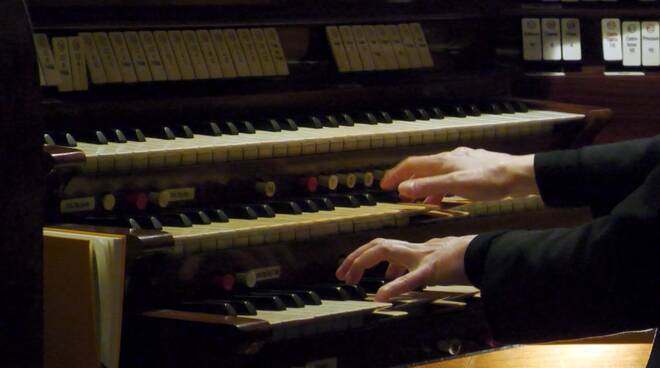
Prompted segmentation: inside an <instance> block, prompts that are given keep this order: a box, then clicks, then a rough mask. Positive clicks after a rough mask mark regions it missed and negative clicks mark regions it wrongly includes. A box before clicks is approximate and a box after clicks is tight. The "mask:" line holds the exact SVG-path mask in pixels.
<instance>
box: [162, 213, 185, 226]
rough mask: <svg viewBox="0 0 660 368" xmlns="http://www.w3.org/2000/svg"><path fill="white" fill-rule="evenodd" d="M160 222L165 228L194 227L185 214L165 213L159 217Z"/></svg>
mask: <svg viewBox="0 0 660 368" xmlns="http://www.w3.org/2000/svg"><path fill="white" fill-rule="evenodd" d="M158 220H160V223H161V224H163V225H164V226H174V227H192V225H193V223H192V221H191V220H190V218H189V217H188V216H186V215H184V214H183V213H163V214H159V215H158Z"/></svg>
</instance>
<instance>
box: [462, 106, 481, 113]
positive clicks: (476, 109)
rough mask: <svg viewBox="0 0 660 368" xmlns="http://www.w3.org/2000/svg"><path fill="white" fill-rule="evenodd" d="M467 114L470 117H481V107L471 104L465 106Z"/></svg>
mask: <svg viewBox="0 0 660 368" xmlns="http://www.w3.org/2000/svg"><path fill="white" fill-rule="evenodd" d="M465 113H466V114H468V115H470V116H480V115H481V111H480V110H479V107H477V105H475V104H470V105H467V106H465Z"/></svg>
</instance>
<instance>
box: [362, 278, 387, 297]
mask: <svg viewBox="0 0 660 368" xmlns="http://www.w3.org/2000/svg"><path fill="white" fill-rule="evenodd" d="M386 283H387V281H386V280H385V279H382V278H376V277H373V278H372V277H363V278H362V280H360V283H359V285H360V286H361V287H362V288H363V289H364V290H365V291H366V292H368V293H375V292H377V291H378V289H380V288H381V287H382V286H383V285H385V284H386Z"/></svg>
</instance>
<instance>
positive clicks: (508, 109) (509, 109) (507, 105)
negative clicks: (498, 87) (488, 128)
mask: <svg viewBox="0 0 660 368" xmlns="http://www.w3.org/2000/svg"><path fill="white" fill-rule="evenodd" d="M500 106H501V107H502V112H504V113H505V114H515V113H516V108H515V107H514V106H513V104H512V103H511V102H509V101H500Z"/></svg>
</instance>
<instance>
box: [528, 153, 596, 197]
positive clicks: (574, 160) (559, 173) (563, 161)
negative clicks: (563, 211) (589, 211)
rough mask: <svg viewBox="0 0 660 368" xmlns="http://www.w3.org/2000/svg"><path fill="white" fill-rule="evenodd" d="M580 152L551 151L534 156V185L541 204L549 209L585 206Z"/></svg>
mask: <svg viewBox="0 0 660 368" xmlns="http://www.w3.org/2000/svg"><path fill="white" fill-rule="evenodd" d="M580 166H581V165H580V151H579V150H568V151H551V152H542V153H537V154H536V155H534V173H535V175H536V185H537V186H538V188H539V192H540V193H541V198H542V199H543V203H545V204H546V205H548V206H550V207H573V206H581V205H585V199H586V198H589V197H588V196H586V195H585V193H584V188H583V187H582V186H580V185H579V184H580V183H582V180H581V178H582V173H581V169H580Z"/></svg>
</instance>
